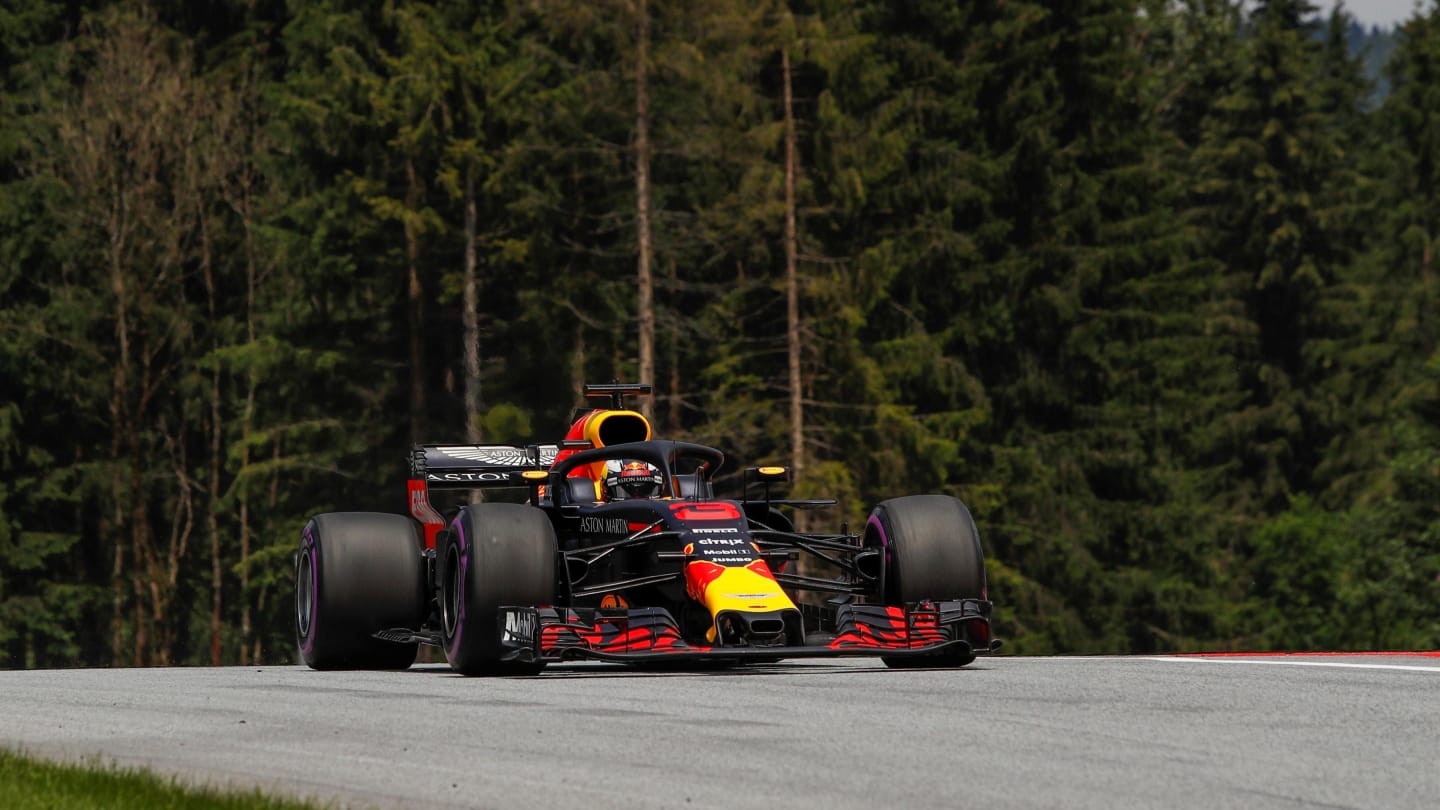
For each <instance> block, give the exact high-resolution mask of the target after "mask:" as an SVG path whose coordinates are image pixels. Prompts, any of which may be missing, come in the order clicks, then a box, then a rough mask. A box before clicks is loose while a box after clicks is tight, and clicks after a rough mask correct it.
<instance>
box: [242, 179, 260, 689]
mask: <svg viewBox="0 0 1440 810" xmlns="http://www.w3.org/2000/svg"><path fill="white" fill-rule="evenodd" d="M246 211H247V215H248V211H249V204H248V197H247V204H246ZM245 339H246V341H247V342H248V343H249V344H250V345H252V346H253V345H254V343H255V234H254V231H253V230H252V229H251V228H250V227H249V219H248V216H247V218H246V227H245ZM247 377H248V379H247V380H246V384H245V413H244V415H243V416H242V417H241V420H240V470H239V473H238V475H239V476H240V477H241V478H242V479H243V478H244V477H245V473H246V470H247V469H248V468H249V466H250V431H251V428H252V426H253V424H254V419H255V389H256V388H257V387H258V385H259V380H258V377H257V374H256V372H255V370H254V369H253V368H252V369H251V370H250V373H249V374H248V375H247ZM248 487H249V482H248V481H245V482H244V485H243V486H241V487H240V488H239V492H240V664H241V666H244V665H246V664H248V663H250V660H249V655H248V654H249V644H250V635H251V621H250V495H249V492H248V490H247V488H248Z"/></svg>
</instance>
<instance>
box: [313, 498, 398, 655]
mask: <svg viewBox="0 0 1440 810" xmlns="http://www.w3.org/2000/svg"><path fill="white" fill-rule="evenodd" d="M425 607H426V599H425V564H424V558H423V557H422V556H421V540H420V529H419V526H418V525H417V524H416V523H415V521H413V520H411V519H409V518H407V517H404V516H401V515H389V514H382V513H378V512H334V513H330V514H324V515H316V516H315V517H313V518H311V519H310V522H309V523H307V524H306V525H305V529H304V531H302V532H301V534H300V553H299V554H298V555H297V556H296V558H295V638H296V641H297V642H298V643H299V645H300V655H301V657H303V658H304V659H305V663H306V664H308V665H310V667H312V668H314V669H405V668H406V667H409V666H410V665H411V664H413V663H415V653H416V650H417V649H418V647H419V645H418V644H397V643H395V642H393V641H382V640H380V639H377V638H375V637H374V634H375V633H377V632H379V631H381V630H392V629H396V628H407V629H414V628H418V627H419V626H420V623H421V621H422V620H423V619H424V618H425V616H424V614H425Z"/></svg>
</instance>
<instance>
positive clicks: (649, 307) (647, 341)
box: [635, 0, 655, 419]
mask: <svg viewBox="0 0 1440 810" xmlns="http://www.w3.org/2000/svg"><path fill="white" fill-rule="evenodd" d="M637 17H638V20H637V21H638V23H639V31H638V33H637V39H636V56H635V210H636V216H635V220H636V227H637V228H638V229H639V230H638V234H637V241H638V242H639V253H640V258H639V267H638V275H639V278H638V279H637V282H638V287H639V301H638V302H637V309H638V315H639V321H640V379H639V380H638V381H637V382H642V383H652V384H653V383H654V382H655V281H654V278H653V276H652V273H651V269H650V260H651V259H650V256H651V254H650V251H651V241H650V90H649V88H648V87H647V85H646V82H647V77H648V74H649V70H650V68H649V64H648V63H649V61H650V7H649V4H648V2H647V0H639V13H638V15H637ZM640 412H641V413H643V414H644V415H645V418H647V419H652V418H653V417H654V416H655V405H654V403H653V401H652V399H651V398H649V397H646V398H642V399H641V400H640Z"/></svg>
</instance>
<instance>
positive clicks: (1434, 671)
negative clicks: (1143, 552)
mask: <svg viewBox="0 0 1440 810" xmlns="http://www.w3.org/2000/svg"><path fill="white" fill-rule="evenodd" d="M1140 660H1142V661H1161V662H1165V663H1172V664H1186V663H1193V662H1200V663H1204V664H1270V665H1272V666H1280V667H1335V668H1338V669H1398V670H1403V671H1405V672H1428V673H1430V674H1431V675H1440V666H1433V667H1417V666H1407V665H1405V664H1351V663H1346V662H1343V661H1284V660H1278V659H1268V658H1205V657H1203V656H1187V657H1184V658H1171V657H1162V656H1155V657H1150V656H1145V657H1143V658H1141V659H1140Z"/></svg>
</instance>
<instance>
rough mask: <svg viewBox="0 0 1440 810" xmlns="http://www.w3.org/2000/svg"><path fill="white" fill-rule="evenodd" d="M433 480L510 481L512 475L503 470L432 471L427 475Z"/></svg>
mask: <svg viewBox="0 0 1440 810" xmlns="http://www.w3.org/2000/svg"><path fill="white" fill-rule="evenodd" d="M426 478H427V479H428V480H431V481H509V480H510V476H509V475H508V474H506V473H501V472H450V473H437V472H432V473H428V474H427V475H426Z"/></svg>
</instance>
